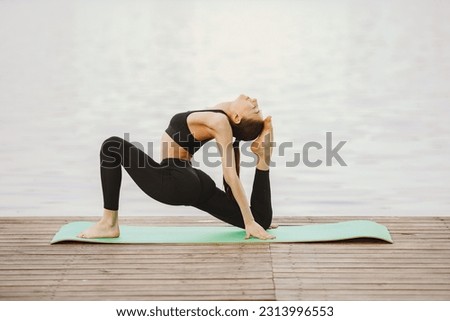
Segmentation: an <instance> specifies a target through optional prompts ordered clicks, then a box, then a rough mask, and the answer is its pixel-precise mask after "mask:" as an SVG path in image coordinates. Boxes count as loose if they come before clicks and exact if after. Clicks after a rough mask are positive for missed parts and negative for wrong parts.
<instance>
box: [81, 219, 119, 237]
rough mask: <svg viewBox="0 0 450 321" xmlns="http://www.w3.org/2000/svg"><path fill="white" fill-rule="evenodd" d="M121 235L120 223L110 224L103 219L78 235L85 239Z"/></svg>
mask: <svg viewBox="0 0 450 321" xmlns="http://www.w3.org/2000/svg"><path fill="white" fill-rule="evenodd" d="M119 236H120V229H119V224H108V223H106V222H104V221H103V220H100V221H99V222H97V223H95V224H94V225H92V226H91V227H89V228H88V229H86V230H84V231H83V232H81V233H80V234H78V235H77V237H79V238H83V239H94V238H105V237H108V238H115V237H119Z"/></svg>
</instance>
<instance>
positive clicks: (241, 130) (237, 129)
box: [223, 119, 264, 201]
mask: <svg viewBox="0 0 450 321" xmlns="http://www.w3.org/2000/svg"><path fill="white" fill-rule="evenodd" d="M230 125H231V129H232V131H233V137H235V138H236V139H235V141H234V143H233V151H234V159H235V163H236V172H237V175H238V176H239V172H240V166H239V162H240V159H241V153H240V150H239V142H240V141H241V140H244V141H249V140H254V139H256V137H258V136H259V134H260V133H261V131H262V129H263V126H264V121H262V120H255V119H242V120H241V122H240V123H239V124H235V123H233V122H230ZM223 187H224V189H225V193H227V195H228V197H229V198H231V199H232V200H233V201H234V200H235V199H234V196H233V192H232V191H231V187H230V186H229V185H228V184H227V182H226V181H225V178H223Z"/></svg>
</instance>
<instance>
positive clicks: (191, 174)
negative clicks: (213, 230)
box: [78, 95, 275, 240]
mask: <svg viewBox="0 0 450 321" xmlns="http://www.w3.org/2000/svg"><path fill="white" fill-rule="evenodd" d="M233 136H234V137H235V138H236V140H235V142H234V143H232V139H233ZM272 136H273V129H272V123H271V117H270V116H269V117H267V118H265V119H263V117H262V114H261V111H260V109H259V108H258V102H257V101H256V99H252V98H250V97H248V96H246V95H240V96H239V97H238V98H237V99H235V100H234V101H231V102H224V103H220V104H218V105H216V106H215V107H214V109H207V110H195V111H189V112H185V113H179V114H176V115H175V116H173V118H172V119H171V121H170V124H169V127H168V128H167V129H166V131H165V133H164V134H163V137H162V141H161V146H162V148H161V159H162V161H161V163H159V164H158V163H157V162H155V161H154V160H153V159H152V158H151V157H150V156H148V155H146V154H145V153H144V152H143V151H141V150H140V149H138V148H137V147H135V146H134V145H132V144H131V143H129V142H127V141H125V140H123V139H122V138H120V137H110V138H109V139H107V140H106V141H105V142H104V143H103V145H102V148H101V151H100V160H101V168H100V173H101V182H102V190H103V203H104V212H103V218H102V219H101V220H100V221H99V222H98V223H96V224H95V225H93V226H92V227H90V228H88V229H87V230H85V231H83V232H81V233H80V234H79V235H78V237H81V238H99V237H118V236H119V234H120V230H119V221H118V208H119V192H120V184H121V180H122V169H121V166H123V167H124V168H125V170H126V171H127V172H128V173H129V175H130V176H131V178H132V179H133V180H134V182H135V183H136V184H137V185H138V186H139V187H140V188H141V189H142V190H143V191H144V192H145V193H146V194H147V195H149V196H150V197H152V198H154V199H156V200H158V201H160V202H162V203H165V204H171V205H190V206H194V207H196V208H198V209H200V210H203V211H206V212H208V213H210V214H212V215H213V216H215V217H217V218H218V219H220V220H222V221H224V222H227V223H229V224H232V225H234V226H238V227H241V228H245V231H246V238H250V237H251V236H253V237H256V238H259V239H263V240H265V239H273V238H274V236H273V235H271V234H269V233H267V232H266V231H265V229H268V228H270V227H275V226H271V222H272V206H271V195H270V182H269V162H270V156H271V153H272V150H271V149H272V148H271V142H272V139H273V137H272ZM255 138H256V140H255V141H254V142H253V143H252V146H251V149H252V152H253V153H255V154H256V156H257V159H258V161H257V165H256V169H255V178H254V183H253V191H252V195H251V207H250V205H249V203H248V200H247V197H246V195H245V191H244V189H243V186H242V184H241V181H240V179H239V140H254V139H255ZM211 139H215V140H216V142H217V145H218V148H219V151H220V153H221V157H222V169H223V177H224V185H225V190H226V192H224V191H222V190H221V189H219V188H217V187H216V185H215V183H214V181H213V180H212V179H211V178H210V177H209V176H208V175H207V174H205V173H204V172H203V171H201V170H198V169H195V168H193V167H192V166H191V158H192V155H193V154H194V153H195V152H196V151H197V150H198V149H199V148H200V147H201V146H202V145H203V144H205V143H206V142H207V141H209V140H211Z"/></svg>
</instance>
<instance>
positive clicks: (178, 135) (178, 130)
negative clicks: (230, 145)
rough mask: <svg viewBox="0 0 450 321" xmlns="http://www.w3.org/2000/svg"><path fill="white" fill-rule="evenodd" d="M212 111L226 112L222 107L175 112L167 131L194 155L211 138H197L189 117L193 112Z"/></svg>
mask: <svg viewBox="0 0 450 321" xmlns="http://www.w3.org/2000/svg"><path fill="white" fill-rule="evenodd" d="M203 111H211V112H215V113H223V114H225V115H226V113H225V112H224V111H223V110H220V109H203V110H192V111H187V112H184V113H178V114H175V115H174V116H173V117H172V119H171V120H170V123H169V127H167V129H166V133H167V134H168V135H169V136H170V137H171V138H172V139H173V140H174V141H175V142H176V143H177V144H178V145H180V146H181V147H183V148H184V149H185V150H186V151H188V152H189V154H191V155H194V153H195V152H196V151H198V150H199V149H200V147H202V146H203V145H204V144H205V143H206V142H208V141H209V139H205V140H201V141H199V140H197V139H195V137H194V135H192V133H191V131H190V130H189V127H188V124H187V118H188V116H189V115H190V114H192V113H197V112H203Z"/></svg>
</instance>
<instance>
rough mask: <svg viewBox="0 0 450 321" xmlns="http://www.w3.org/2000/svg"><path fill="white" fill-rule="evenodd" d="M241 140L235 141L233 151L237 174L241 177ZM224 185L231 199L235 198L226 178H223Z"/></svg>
mask: <svg viewBox="0 0 450 321" xmlns="http://www.w3.org/2000/svg"><path fill="white" fill-rule="evenodd" d="M239 142H240V141H239V140H238V139H236V140H235V141H234V142H233V152H234V161H235V163H236V173H237V176H238V177H239V171H240V160H241V152H240V150H239ZM223 187H224V189H225V193H226V194H227V196H228V197H229V198H230V199H231V200H233V201H234V200H235V199H234V196H233V192H232V190H231V187H230V185H228V184H227V182H226V181H225V178H223Z"/></svg>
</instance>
